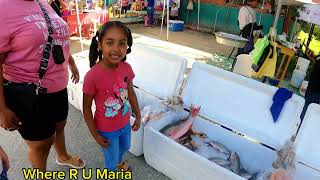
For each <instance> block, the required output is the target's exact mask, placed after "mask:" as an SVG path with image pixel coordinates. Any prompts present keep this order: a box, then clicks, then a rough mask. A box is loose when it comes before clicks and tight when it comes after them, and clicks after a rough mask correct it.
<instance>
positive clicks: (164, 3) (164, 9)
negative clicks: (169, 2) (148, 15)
mask: <svg viewBox="0 0 320 180" xmlns="http://www.w3.org/2000/svg"><path fill="white" fill-rule="evenodd" d="M165 12H166V0H163V10H162V19H161V30H160V36H161V35H162V28H163V23H164V13H165Z"/></svg>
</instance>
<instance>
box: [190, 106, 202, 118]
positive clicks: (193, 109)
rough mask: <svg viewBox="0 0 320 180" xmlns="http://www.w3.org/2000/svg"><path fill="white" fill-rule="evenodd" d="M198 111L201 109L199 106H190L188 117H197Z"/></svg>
mask: <svg viewBox="0 0 320 180" xmlns="http://www.w3.org/2000/svg"><path fill="white" fill-rule="evenodd" d="M200 109H201V106H198V107H196V106H193V105H191V107H190V116H191V117H196V116H198V114H199V111H200Z"/></svg>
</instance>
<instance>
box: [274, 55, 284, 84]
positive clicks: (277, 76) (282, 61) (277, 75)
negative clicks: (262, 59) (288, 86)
mask: <svg viewBox="0 0 320 180" xmlns="http://www.w3.org/2000/svg"><path fill="white" fill-rule="evenodd" d="M285 58H286V55H283V57H282V60H281V64H280V66H279V68H278V72H277V74H276V79H277V80H279V79H280V77H279V76H280V71H282V70H281V68H282V65H283V63H284V61H285Z"/></svg>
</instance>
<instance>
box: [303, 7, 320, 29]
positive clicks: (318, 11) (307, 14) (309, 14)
mask: <svg viewBox="0 0 320 180" xmlns="http://www.w3.org/2000/svg"><path fill="white" fill-rule="evenodd" d="M299 14H300V17H299V19H301V20H303V21H306V22H309V23H312V24H317V25H320V5H312V4H305V5H304V8H303V9H299Z"/></svg>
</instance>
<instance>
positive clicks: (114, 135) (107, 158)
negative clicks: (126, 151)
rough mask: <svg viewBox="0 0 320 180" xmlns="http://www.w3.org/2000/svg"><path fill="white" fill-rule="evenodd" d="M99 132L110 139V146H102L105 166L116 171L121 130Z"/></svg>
mask: <svg viewBox="0 0 320 180" xmlns="http://www.w3.org/2000/svg"><path fill="white" fill-rule="evenodd" d="M99 134H100V135H101V136H102V137H104V138H106V139H108V140H109V147H107V148H102V150H103V154H104V163H105V167H106V168H107V169H108V170H109V171H116V170H117V166H118V162H119V134H120V133H119V132H118V131H115V132H99Z"/></svg>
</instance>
